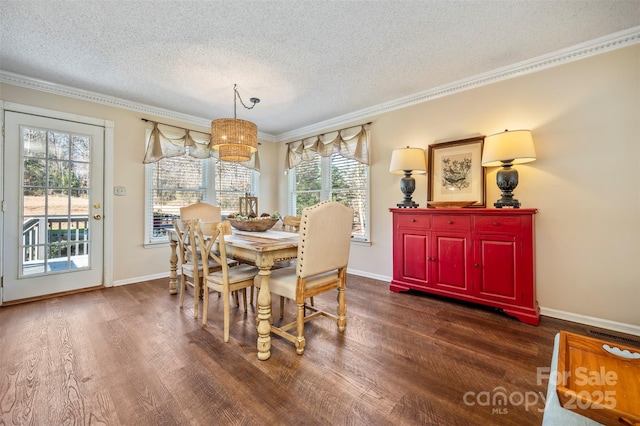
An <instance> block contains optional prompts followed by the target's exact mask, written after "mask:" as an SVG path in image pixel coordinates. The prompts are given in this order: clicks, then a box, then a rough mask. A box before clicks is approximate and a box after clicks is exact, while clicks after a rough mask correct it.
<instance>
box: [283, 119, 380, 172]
mask: <svg viewBox="0 0 640 426" xmlns="http://www.w3.org/2000/svg"><path fill="white" fill-rule="evenodd" d="M369 124H370V123H367V124H363V125H361V126H354V127H348V128H346V129H342V130H337V131H334V132H330V133H327V134H322V135H317V136H313V137H310V138H306V139H302V140H299V141H296V142H290V143H288V144H287V154H286V155H287V156H286V158H285V168H286V169H287V170H289V169H292V168H294V167H295V166H297V165H298V164H300V163H302V162H303V161H309V160H311V159H312V158H313V156H314V155H315V154H318V155H320V156H321V157H330V156H331V155H333V154H334V153H338V154H340V155H342V156H343V157H345V158H352V159H354V160H356V161H357V162H359V163H362V164H369V148H368V146H369Z"/></svg>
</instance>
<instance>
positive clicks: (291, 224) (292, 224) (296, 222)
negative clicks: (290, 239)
mask: <svg viewBox="0 0 640 426" xmlns="http://www.w3.org/2000/svg"><path fill="white" fill-rule="evenodd" d="M282 229H283V230H285V231H289V232H298V231H299V230H300V216H284V217H283V218H282Z"/></svg>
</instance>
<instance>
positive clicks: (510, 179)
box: [482, 130, 536, 209]
mask: <svg viewBox="0 0 640 426" xmlns="http://www.w3.org/2000/svg"><path fill="white" fill-rule="evenodd" d="M535 159H536V151H535V149H534V147H533V138H532V137H531V131H529V130H511V131H509V130H505V131H504V132H501V133H496V134H494V135H491V136H487V137H486V138H485V139H484V148H483V150H482V166H483V167H496V166H502V168H501V169H500V170H498V173H497V175H496V182H497V184H498V188H500V190H501V191H502V197H501V198H500V199H499V200H498V201H496V202H495V203H494V204H493V205H494V206H495V207H496V208H498V209H500V208H502V207H513V208H516V209H517V208H519V207H520V202H519V201H518V200H516V199H515V198H513V190H514V189H515V188H516V186H518V171H517V170H516V169H512V168H511V166H513V165H514V164H522V163H528V162H530V161H535Z"/></svg>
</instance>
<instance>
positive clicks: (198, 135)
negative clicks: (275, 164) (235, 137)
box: [142, 121, 260, 172]
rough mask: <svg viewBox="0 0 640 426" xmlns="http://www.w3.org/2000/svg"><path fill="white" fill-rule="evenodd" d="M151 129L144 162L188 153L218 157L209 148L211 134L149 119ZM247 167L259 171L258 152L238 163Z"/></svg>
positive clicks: (201, 156)
mask: <svg viewBox="0 0 640 426" xmlns="http://www.w3.org/2000/svg"><path fill="white" fill-rule="evenodd" d="M151 123H153V130H151V134H150V135H149V140H148V141H147V152H146V153H145V156H144V160H143V161H142V162H143V163H144V164H149V163H155V162H156V161H160V160H162V159H163V158H168V157H179V156H181V155H190V156H191V157H195V158H202V159H205V158H209V157H214V158H218V151H216V150H213V149H209V143H210V139H211V135H210V134H209V133H202V132H197V131H195V130H189V129H183V128H180V127H174V126H170V125H168V124H166V125H165V124H161V123H156V122H154V121H151ZM238 164H240V165H242V166H244V167H247V168H249V169H253V170H255V171H258V172H259V171H260V159H259V157H258V152H255V153H254V154H253V155H252V156H251V160H249V161H244V162H242V163H238Z"/></svg>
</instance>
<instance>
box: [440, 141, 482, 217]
mask: <svg viewBox="0 0 640 426" xmlns="http://www.w3.org/2000/svg"><path fill="white" fill-rule="evenodd" d="M483 144H484V136H477V137H473V138H469V139H462V140H459V141H452V142H443V143H437V144H432V145H429V154H428V156H429V159H428V161H429V164H428V166H427V169H428V170H429V193H428V194H427V201H432V202H434V201H435V202H443V203H445V202H451V203H452V204H454V202H457V203H462V202H464V201H475V203H473V204H472V205H470V206H469V207H484V206H485V200H484V196H485V183H484V177H485V171H484V167H482V164H481V161H482V147H483Z"/></svg>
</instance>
